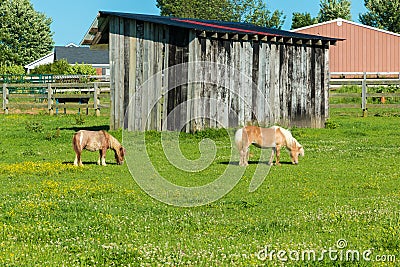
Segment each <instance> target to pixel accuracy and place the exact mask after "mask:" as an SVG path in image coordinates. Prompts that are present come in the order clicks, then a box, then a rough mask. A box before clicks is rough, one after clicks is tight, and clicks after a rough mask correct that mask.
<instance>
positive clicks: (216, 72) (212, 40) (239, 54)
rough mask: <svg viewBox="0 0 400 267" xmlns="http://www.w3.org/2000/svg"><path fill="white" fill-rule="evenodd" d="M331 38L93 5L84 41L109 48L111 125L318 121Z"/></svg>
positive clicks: (194, 126) (324, 110)
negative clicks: (93, 13) (95, 9)
mask: <svg viewBox="0 0 400 267" xmlns="http://www.w3.org/2000/svg"><path fill="white" fill-rule="evenodd" d="M336 41H337V39H334V38H326V37H321V36H314V35H307V34H299V33H293V32H288V31H281V30H276V29H270V28H264V27H257V26H254V25H251V24H244V23H233V22H220V21H205V20H196V19H179V18H172V17H162V16H154V15H140V14H130V13H115V12H100V13H99V15H98V16H97V18H96V19H95V21H94V23H93V24H92V26H91V28H90V29H89V31H88V33H87V34H86V36H85V38H84V40H83V41H82V44H84V45H90V46H92V49H109V53H110V69H111V77H110V79H111V95H112V108H111V125H110V126H111V128H112V129H116V128H122V127H124V128H127V129H129V130H138V131H143V130H148V129H154V130H185V131H196V130H200V129H204V128H207V127H237V126H240V125H246V124H259V125H271V124H276V123H278V124H281V125H287V126H292V125H296V126H304V127H323V125H324V122H325V120H326V118H327V116H328V113H329V104H328V83H329V47H330V45H332V44H335V43H336Z"/></svg>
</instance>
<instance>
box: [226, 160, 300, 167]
mask: <svg viewBox="0 0 400 267" xmlns="http://www.w3.org/2000/svg"><path fill="white" fill-rule="evenodd" d="M248 163H249V165H257V164H267V162H265V161H261V162H260V161H255V160H249V161H248ZM218 164H221V165H235V166H239V161H220V162H218ZM280 164H281V165H293V164H292V163H291V162H290V161H281V162H280ZM274 165H275V162H274Z"/></svg>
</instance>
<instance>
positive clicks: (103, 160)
mask: <svg viewBox="0 0 400 267" xmlns="http://www.w3.org/2000/svg"><path fill="white" fill-rule="evenodd" d="M106 153H107V150H103V149H100V158H99V165H100V161H101V165H102V166H106V165H107V164H106Z"/></svg>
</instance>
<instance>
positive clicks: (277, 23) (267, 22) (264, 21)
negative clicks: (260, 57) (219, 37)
mask: <svg viewBox="0 0 400 267" xmlns="http://www.w3.org/2000/svg"><path fill="white" fill-rule="evenodd" d="M157 7H158V8H159V9H160V14H161V15H162V16H173V17H182V18H197V19H207V20H221V21H236V22H247V23H252V24H255V25H259V26H265V27H272V28H279V29H280V28H281V27H282V25H283V23H284V20H285V16H283V12H281V11H278V10H275V11H274V12H271V11H270V10H268V8H267V6H266V4H265V3H264V2H263V1H262V0H192V1H187V0H157Z"/></svg>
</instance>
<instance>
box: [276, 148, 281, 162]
mask: <svg viewBox="0 0 400 267" xmlns="http://www.w3.org/2000/svg"><path fill="white" fill-rule="evenodd" d="M280 157H281V146H276V162H275V164H276V165H281V164H280V162H279V160H280Z"/></svg>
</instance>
